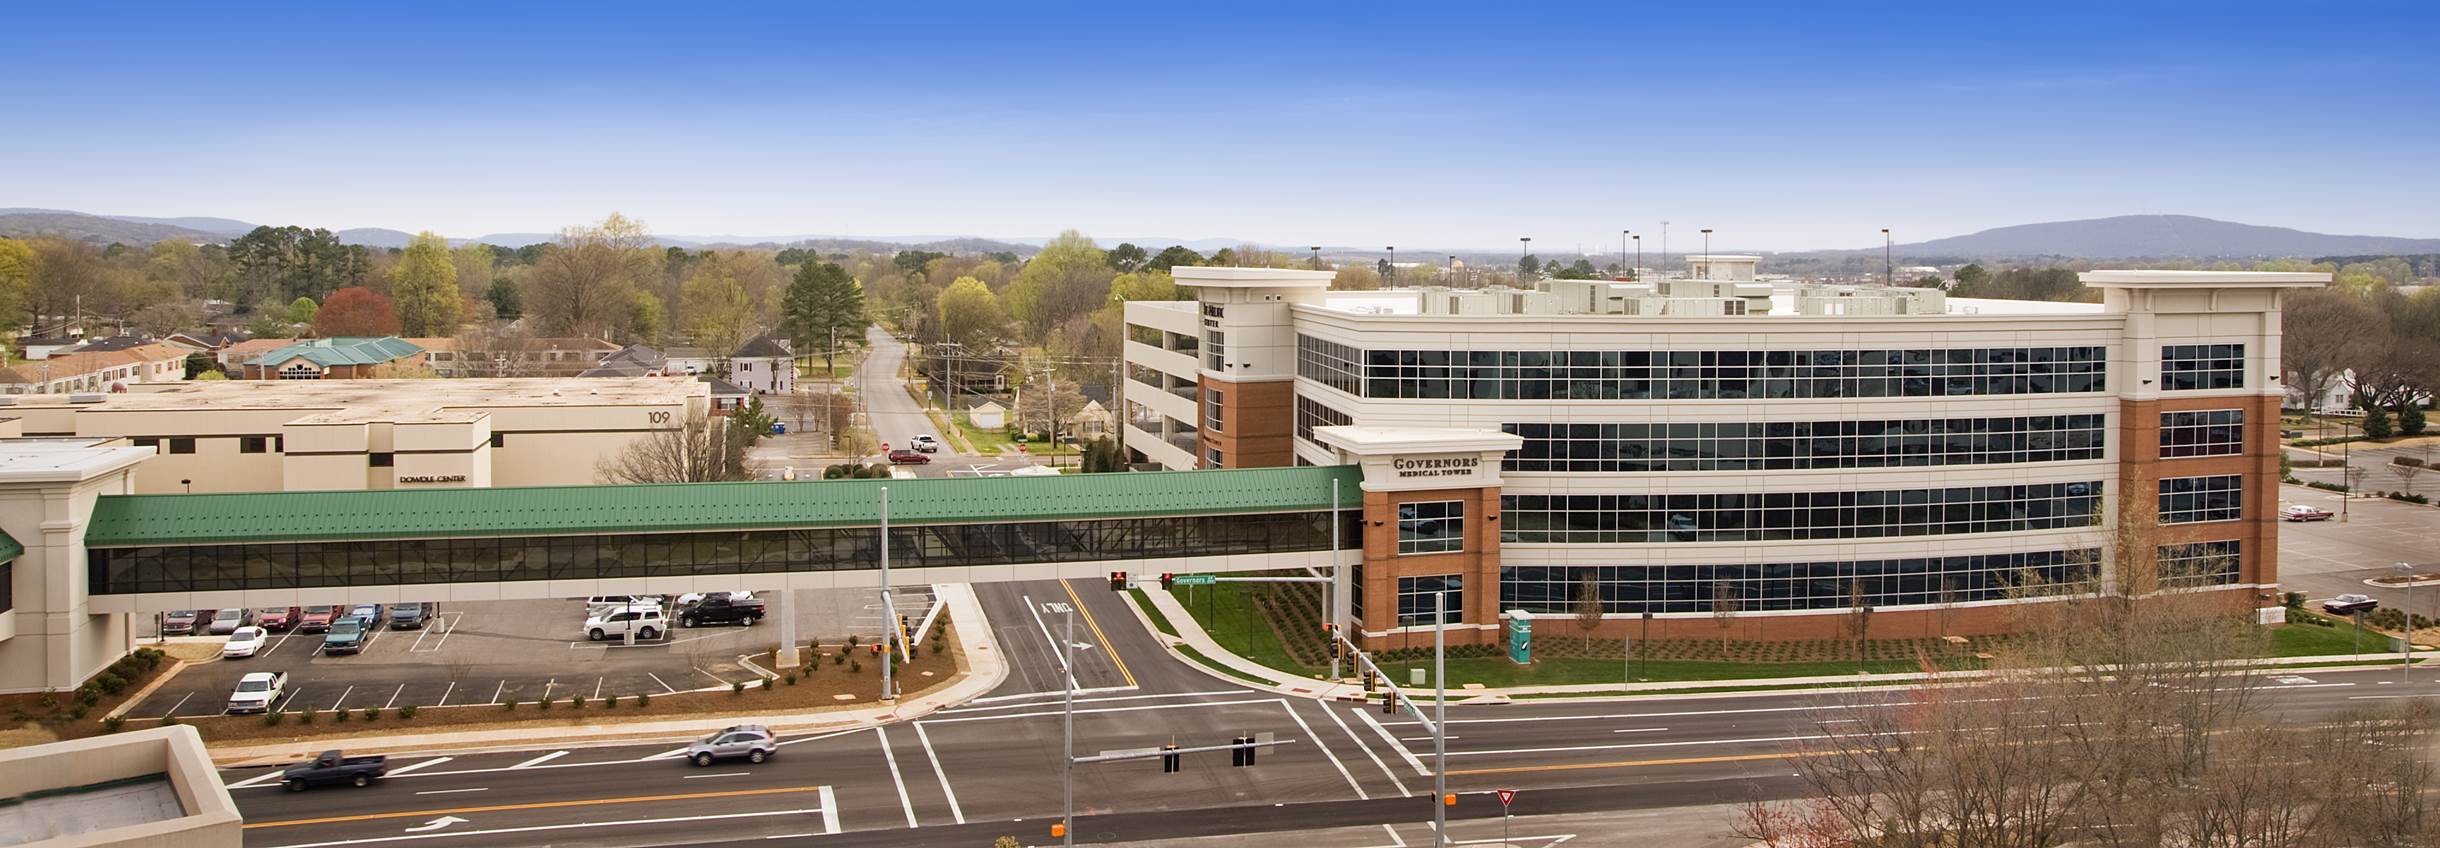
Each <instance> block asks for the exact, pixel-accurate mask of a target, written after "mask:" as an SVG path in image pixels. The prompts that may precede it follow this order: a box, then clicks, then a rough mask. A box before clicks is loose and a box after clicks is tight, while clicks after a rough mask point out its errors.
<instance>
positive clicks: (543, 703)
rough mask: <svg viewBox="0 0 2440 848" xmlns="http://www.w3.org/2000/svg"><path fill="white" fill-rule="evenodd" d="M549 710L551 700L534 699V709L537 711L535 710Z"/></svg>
mask: <svg viewBox="0 0 2440 848" xmlns="http://www.w3.org/2000/svg"><path fill="white" fill-rule="evenodd" d="M550 708H551V699H549V698H536V699H534V709H537V710H548V709H550Z"/></svg>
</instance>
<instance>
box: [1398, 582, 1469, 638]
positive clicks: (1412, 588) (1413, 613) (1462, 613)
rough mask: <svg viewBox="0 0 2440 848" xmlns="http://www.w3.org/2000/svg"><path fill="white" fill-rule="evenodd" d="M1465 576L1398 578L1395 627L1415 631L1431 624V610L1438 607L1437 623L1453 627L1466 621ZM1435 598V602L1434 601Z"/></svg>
mask: <svg viewBox="0 0 2440 848" xmlns="http://www.w3.org/2000/svg"><path fill="white" fill-rule="evenodd" d="M1465 584H1466V576H1465V575H1463V574H1451V575H1448V576H1446V577H1400V578H1398V626H1400V627H1415V626H1418V625H1430V624H1432V609H1433V605H1434V604H1435V603H1437V604H1444V605H1445V606H1442V607H1440V621H1441V623H1444V624H1456V623H1459V622H1462V621H1465V620H1466V592H1465V588H1466V585H1465ZM1435 598H1437V599H1438V600H1435Z"/></svg>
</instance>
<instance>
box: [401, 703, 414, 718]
mask: <svg viewBox="0 0 2440 848" xmlns="http://www.w3.org/2000/svg"><path fill="white" fill-rule="evenodd" d="M398 717H399V718H401V719H410V718H414V717H415V705H414V704H408V705H406V706H403V707H399V708H398Z"/></svg>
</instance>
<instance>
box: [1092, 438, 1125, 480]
mask: <svg viewBox="0 0 2440 848" xmlns="http://www.w3.org/2000/svg"><path fill="white" fill-rule="evenodd" d="M1081 464H1082V465H1083V466H1084V473H1086V474H1106V473H1110V472H1113V471H1125V470H1127V457H1126V455H1125V454H1124V453H1122V452H1120V451H1119V449H1118V441H1117V440H1116V439H1112V438H1110V437H1108V436H1103V437H1100V438H1097V439H1094V440H1092V441H1090V442H1086V443H1085V446H1084V457H1083V458H1082V460H1081Z"/></svg>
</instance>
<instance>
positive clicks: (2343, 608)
mask: <svg viewBox="0 0 2440 848" xmlns="http://www.w3.org/2000/svg"><path fill="white" fill-rule="evenodd" d="M2380 606H2381V602H2380V601H2377V600H2373V598H2372V596H2370V595H2358V594H2355V593H2352V592H2350V593H2348V594H2344V595H2340V596H2338V597H2335V598H2331V599H2329V600H2326V601H2323V602H2321V611H2322V612H2326V613H2329V614H2331V615H2354V614H2356V613H2359V612H2371V611H2373V610H2376V609H2379V608H2380Z"/></svg>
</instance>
